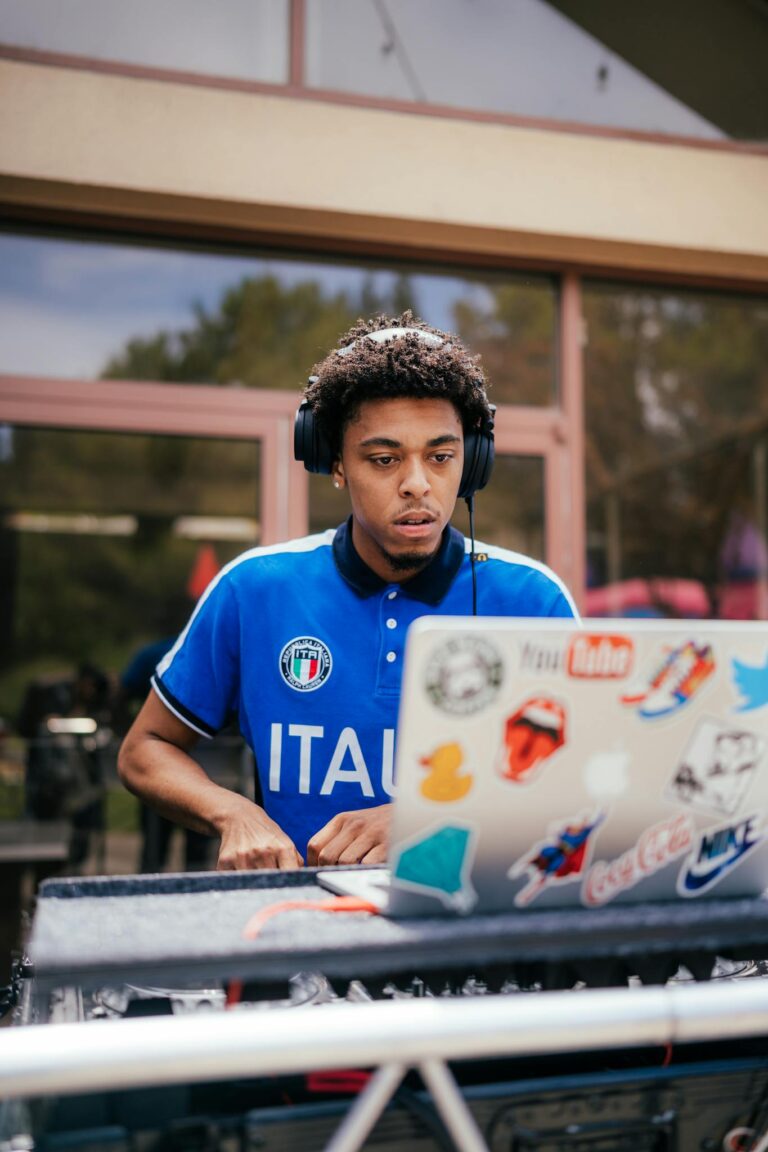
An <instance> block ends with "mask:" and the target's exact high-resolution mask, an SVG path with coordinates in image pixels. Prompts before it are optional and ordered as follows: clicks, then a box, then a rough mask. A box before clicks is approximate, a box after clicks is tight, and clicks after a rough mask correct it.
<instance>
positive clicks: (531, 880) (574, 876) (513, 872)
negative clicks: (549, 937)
mask: <svg viewBox="0 0 768 1152" xmlns="http://www.w3.org/2000/svg"><path fill="white" fill-rule="evenodd" d="M604 819H605V814H604V813H603V812H598V813H596V814H595V815H594V816H592V817H583V816H581V817H578V818H577V819H575V820H570V821H569V822H568V823H567V824H563V825H561V826H560V827H559V828H557V826H556V825H555V827H556V828H557V830H556V831H555V832H554V834H553V835H551V836H550V837H549V838H548V839H546V840H540V841H539V843H538V844H535V845H534V847H533V850H532V854H531V855H528V854H526V855H525V856H521V858H520V859H519V860H517V861H516V862H515V863H514V864H513V865H512V867H511V868H510V869H509V871H508V872H507V875H508V876H509V878H510V880H514V879H516V878H517V877H518V876H522V875H523V873H525V872H528V883H527V884H526V885H525V887H523V888H521V889H520V891H519V892H517V893H516V894H515V904H516V905H517V906H518V907H519V908H523V907H525V905H526V904H530V903H531V901H533V900H535V899H536V897H537V896H539V895H540V894H541V893H542V892H543V891H544V889H545V888H552V887H554V886H556V885H560V884H567V883H569V882H571V881H573V880H578V878H579V877H580V876H581V874H582V872H583V871H584V868H585V867H586V864H587V859H588V856H589V849H590V847H591V837H592V834H593V833H594V832H595V830H596V829H597V828H598V827H599V826H600V824H602V822H603V820H604Z"/></svg>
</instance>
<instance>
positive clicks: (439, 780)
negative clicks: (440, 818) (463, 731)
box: [419, 742, 475, 804]
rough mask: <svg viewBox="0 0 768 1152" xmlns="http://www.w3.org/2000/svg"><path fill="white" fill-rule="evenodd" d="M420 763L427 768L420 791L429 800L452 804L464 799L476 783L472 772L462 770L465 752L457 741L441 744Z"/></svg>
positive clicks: (421, 759) (420, 760) (422, 758)
mask: <svg viewBox="0 0 768 1152" xmlns="http://www.w3.org/2000/svg"><path fill="white" fill-rule="evenodd" d="M419 764H421V766H422V768H425V769H426V770H427V774H426V776H425V777H424V779H423V780H422V782H421V785H420V787H419V791H420V792H421V794H422V796H424V797H425V799H427V800H434V801H436V802H437V803H439V804H452V803H455V801H456V800H463V799H464V797H465V796H466V795H467V793H468V792H469V790H470V788H471V787H472V784H473V783H474V779H475V778H474V776H473V775H472V773H471V772H466V771H464V772H461V771H460V769H461V767H462V765H463V764H464V752H463V750H462V747H461V745H460V744H457V743H455V742H452V743H449V744H440V745H438V747H437V748H435V750H434V752H431V753H430V754H429V756H422V757H421V758H420V759H419Z"/></svg>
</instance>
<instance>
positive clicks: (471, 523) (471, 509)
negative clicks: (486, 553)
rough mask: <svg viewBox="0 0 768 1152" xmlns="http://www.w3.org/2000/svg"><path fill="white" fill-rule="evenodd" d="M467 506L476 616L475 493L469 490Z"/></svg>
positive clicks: (473, 611) (474, 614)
mask: <svg viewBox="0 0 768 1152" xmlns="http://www.w3.org/2000/svg"><path fill="white" fill-rule="evenodd" d="M464 499H465V500H466V502H467V508H468V509H469V540H470V545H471V548H470V553H469V565H470V568H471V569H472V615H473V616H477V577H476V575H475V494H474V492H471V493H470V495H469V496H465V497H464Z"/></svg>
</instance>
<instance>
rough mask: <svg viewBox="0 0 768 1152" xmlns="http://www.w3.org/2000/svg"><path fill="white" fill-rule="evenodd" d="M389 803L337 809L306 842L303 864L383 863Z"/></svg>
mask: <svg viewBox="0 0 768 1152" xmlns="http://www.w3.org/2000/svg"><path fill="white" fill-rule="evenodd" d="M391 821H392V806H391V804H382V805H381V806H380V807H378V808H361V809H360V810H359V811H357V812H340V813H339V815H338V816H334V818H333V820H329V821H328V823H327V824H326V825H325V827H324V828H321V829H320V831H319V832H316V833H315V835H314V836H313V837H312V839H311V840H310V842H309V844H308V845H307V864H384V863H385V862H386V859H387V848H388V846H389V827H390V824H391Z"/></svg>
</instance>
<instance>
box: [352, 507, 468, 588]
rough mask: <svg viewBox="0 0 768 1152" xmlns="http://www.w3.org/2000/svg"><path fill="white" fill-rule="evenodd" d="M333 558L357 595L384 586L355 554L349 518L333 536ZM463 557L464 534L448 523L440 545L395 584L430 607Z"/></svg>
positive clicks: (454, 573) (459, 566) (460, 563)
mask: <svg viewBox="0 0 768 1152" xmlns="http://www.w3.org/2000/svg"><path fill="white" fill-rule="evenodd" d="M333 558H334V560H335V561H336V567H337V568H338V570H339V572H340V573H341V575H342V576H343V577H344V579H345V580H346V582H347V584H349V585H350V586H351V587H352V588H354V590H355V592H357V594H358V596H364V597H368V596H373V595H375V593H377V592H381V591H383V589H384V588H388V587H389V584H388V583H387V581H386V580H382V579H381V577H380V576H377V575H376V573H375V572H374V571H373V569H372V568H369V567H368V565H367V564H366V563H365V561H364V560H362V559H361V558H360V556H359V555H358V553H357V551H356V549H355V546H354V544H353V543H352V517H351V516H350V517H349V519H348V520H346V521H345V522H344V523H343V524H341V525H340V526H339V527H338V528H337V529H336V535H335V536H334V538H333ZM463 560H464V537H463V536H462V534H461V532H458V531H457V530H456V529H455V528H452V527H451V526H450V524H449V525H448V526H447V527H446V529H445V531H444V532H443V538H442V540H441V542H440V547H439V549H438V551H437V553H436V554H435V556H433V558H432V559H431V560H430V562H429V564H427V566H426V568H422V570H421V572H419V573H417V574H416V575H415V576H412V577H411V579H410V580H405V581H403V583H402V584H399V585H398V587H399V588H400V589H401V590H402V591H403V592H404V593H405V594H406V596H410V597H411V598H412V599H413V600H421V602H422V603H423V604H431V605H433V606H435V605H437V604H439V603H440V601H441V600H442V599H443V598H444V597H445V595H446V594H447V592H448V589H449V588H450V587H451V584H452V583H453V580H454V577H455V576H456V574H457V572H458V571H459V568H461V565H462V563H463Z"/></svg>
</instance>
